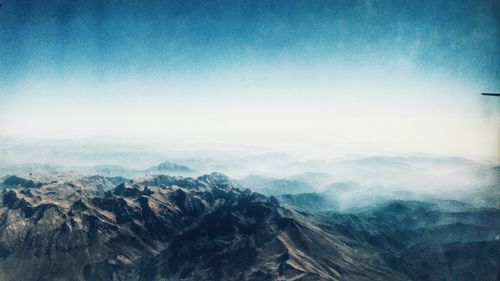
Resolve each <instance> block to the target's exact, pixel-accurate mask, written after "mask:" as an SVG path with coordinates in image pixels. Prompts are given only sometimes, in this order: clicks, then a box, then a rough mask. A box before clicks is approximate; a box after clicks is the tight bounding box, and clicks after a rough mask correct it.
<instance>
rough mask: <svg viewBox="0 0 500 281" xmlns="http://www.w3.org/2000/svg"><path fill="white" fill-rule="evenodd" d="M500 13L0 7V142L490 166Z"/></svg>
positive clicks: (426, 7) (141, 4) (354, 7)
mask: <svg viewBox="0 0 500 281" xmlns="http://www.w3.org/2000/svg"><path fill="white" fill-rule="evenodd" d="M499 11H500V4H499V3H498V1H450V0H444V1H429V0H424V1H370V0H366V1H326V0H324V1H269V0H267V1H159V0H158V1H97V0H90V1H62V0H61V1H54V0H48V1H13V0H5V1H3V7H2V8H1V9H0V47H1V48H0V109H1V111H0V112H1V113H0V129H1V130H2V131H1V133H2V134H4V135H17V136H26V137H88V136H95V135H109V136H129V137H130V136H131V137H134V136H136V135H139V136H150V137H162V138H166V139H169V138H174V137H175V138H180V139H182V138H188V139H192V138H196V139H207V140H209V139H210V140H214V141H233V142H236V143H243V142H248V143H258V144H262V145H274V146H278V147H280V146H281V145H282V144H284V143H285V144H286V143H292V142H299V143H303V144H308V143H312V140H314V141H318V142H324V143H331V144H342V145H346V144H351V145H352V146H353V150H356V149H357V148H359V147H369V148H370V149H372V150H374V151H384V152H385V151H394V152H429V153H443V154H454V155H457V154H458V155H461V154H464V155H469V154H470V155H481V156H484V157H489V158H491V157H497V156H498V146H499V145H498V136H499V130H498V127H499V126H498V124H499V123H498V101H494V100H492V99H489V100H486V99H484V98H482V97H479V96H478V94H479V93H480V92H481V91H495V90H498V89H500V39H499V38H500V23H499V21H500V20H499V19H500V12H499ZM311 139H312V140H311ZM273 142H274V143H273Z"/></svg>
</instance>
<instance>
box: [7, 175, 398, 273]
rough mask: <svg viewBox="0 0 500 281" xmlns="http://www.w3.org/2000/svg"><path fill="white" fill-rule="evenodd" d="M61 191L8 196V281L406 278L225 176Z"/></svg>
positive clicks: (48, 189) (153, 179) (48, 188)
mask: <svg viewBox="0 0 500 281" xmlns="http://www.w3.org/2000/svg"><path fill="white" fill-rule="evenodd" d="M53 188H54V187H51V186H50V184H47V186H43V184H42V187H40V188H36V189H34V188H23V189H10V188H7V189H5V190H4V191H3V192H2V194H1V202H0V206H1V208H0V272H2V280H68V279H72V280H159V279H162V278H163V279H168V280H234V279H242V280H283V279H294V280H336V279H340V278H348V279H350V280H373V279H375V280H387V279H388V278H392V279H394V280H403V279H405V277H404V275H403V274H401V273H398V272H396V271H394V270H392V269H390V268H389V267H388V266H387V265H386V264H384V262H383V261H382V259H381V258H380V256H378V254H377V253H376V252H371V251H365V250H363V249H362V248H357V246H348V245H347V244H345V243H344V242H343V241H342V239H341V238H340V237H338V236H336V235H333V234H330V233H327V232H325V231H323V230H321V229H320V228H318V227H317V226H316V225H315V224H314V223H312V220H311V218H309V217H307V216H304V215H301V214H299V213H297V212H294V211H291V210H288V209H284V208H282V207H280V206H279V203H278V201H277V200H276V199H275V198H273V197H270V198H268V197H265V196H263V195H260V194H257V193H252V192H250V191H248V190H245V191H242V190H241V189H238V188H237V186H235V185H234V184H232V182H231V181H230V180H229V179H228V178H226V177H225V176H223V175H220V174H211V175H206V176H202V177H199V178H196V179H194V178H180V177H169V176H154V177H148V178H144V179H140V180H134V181H132V183H122V184H120V185H118V186H117V187H116V188H113V189H110V190H109V191H107V192H106V193H105V194H104V195H101V196H99V195H91V194H89V193H84V192H81V190H80V188H79V187H78V185H74V186H71V185H69V184H67V185H65V186H64V187H61V186H58V189H57V192H54V191H55V190H54V189H53ZM96 194H97V193H96ZM19 268H30V270H18V269H19Z"/></svg>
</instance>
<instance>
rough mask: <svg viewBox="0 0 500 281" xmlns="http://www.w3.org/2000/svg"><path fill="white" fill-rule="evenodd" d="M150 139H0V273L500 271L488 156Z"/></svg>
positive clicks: (148, 276) (498, 207)
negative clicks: (155, 143)
mask: <svg viewBox="0 0 500 281" xmlns="http://www.w3.org/2000/svg"><path fill="white" fill-rule="evenodd" d="M27 146H28V147H31V150H29V151H30V152H29V153H30V154H31V155H33V156H34V157H33V158H31V159H27V158H24V157H23V154H22V153H21V154H19V157H14V152H16V151H17V152H22V151H25V149H26V147H27ZM117 147H118V148H119V146H117ZM148 149H150V150H149V152H147V151H146V152H144V153H142V152H143V151H144V150H145V147H140V146H138V147H136V151H134V152H132V150H131V149H120V148H119V149H116V147H115V149H113V148H109V147H106V149H105V151H104V150H102V147H99V146H92V145H87V146H81V145H76V146H75V145H66V146H64V147H62V148H61V147H59V146H57V145H52V146H39V144H29V145H26V144H25V145H23V148H22V149H21V148H16V147H15V146H4V147H3V148H2V149H1V150H0V153H1V154H2V155H3V156H5V157H3V158H2V164H1V165H2V166H1V169H0V171H1V173H2V174H1V175H0V176H1V181H0V182H1V185H0V272H1V273H2V274H1V277H0V280H9V281H10V280H28V281H29V280H68V279H71V280H235V279H241V280H497V279H498V278H499V277H500V255H499V253H500V224H499V222H500V220H499V219H498V218H499V217H500V204H499V202H500V201H499V199H500V196H499V186H498V183H499V181H498V178H499V171H500V170H499V169H498V166H496V165H495V164H494V163H488V162H479V161H472V160H467V159H463V158H453V157H438V156H430V155H403V156H365V157H363V156H346V157H341V158H332V159H319V160H314V159H313V160H307V159H299V158H298V157H294V156H293V155H291V154H286V153H282V152H279V153H277V152H273V151H269V150H265V149H262V148H252V149H248V148H246V149H241V150H233V151H231V152H227V151H222V150H207V151H186V150H177V151H175V150H173V149H172V150H170V151H168V152H166V151H165V150H163V151H162V150H160V151H155V150H154V149H151V148H148ZM75 152H76V153H75ZM61 153H62V155H63V156H61ZM25 155H28V154H27V153H26V154H25ZM68 155H72V157H69V156H68ZM138 155H140V157H136V156H138ZM169 155H170V156H169ZM196 155H198V157H196ZM37 156H40V157H39V158H37ZM42 156H43V157H42ZM59 157H61V158H59ZM63 157H64V159H65V160H66V162H59V161H58V160H59V159H63ZM13 159H18V161H16V162H12V160H13ZM50 159H53V160H52V161H50ZM106 159H107V161H109V162H108V163H107V164H106ZM135 159H137V162H136V163H135V164H134V160H135ZM21 160H23V161H21ZM120 161H123V163H125V164H124V165H120V164H119V162H120ZM92 164H93V165H92ZM210 170H212V171H223V172H224V173H226V174H227V175H229V176H230V177H228V176H226V175H223V174H220V173H212V171H210ZM263 171H265V172H263ZM19 267H22V268H30V270H25V271H20V270H17V269H18V268H19Z"/></svg>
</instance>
